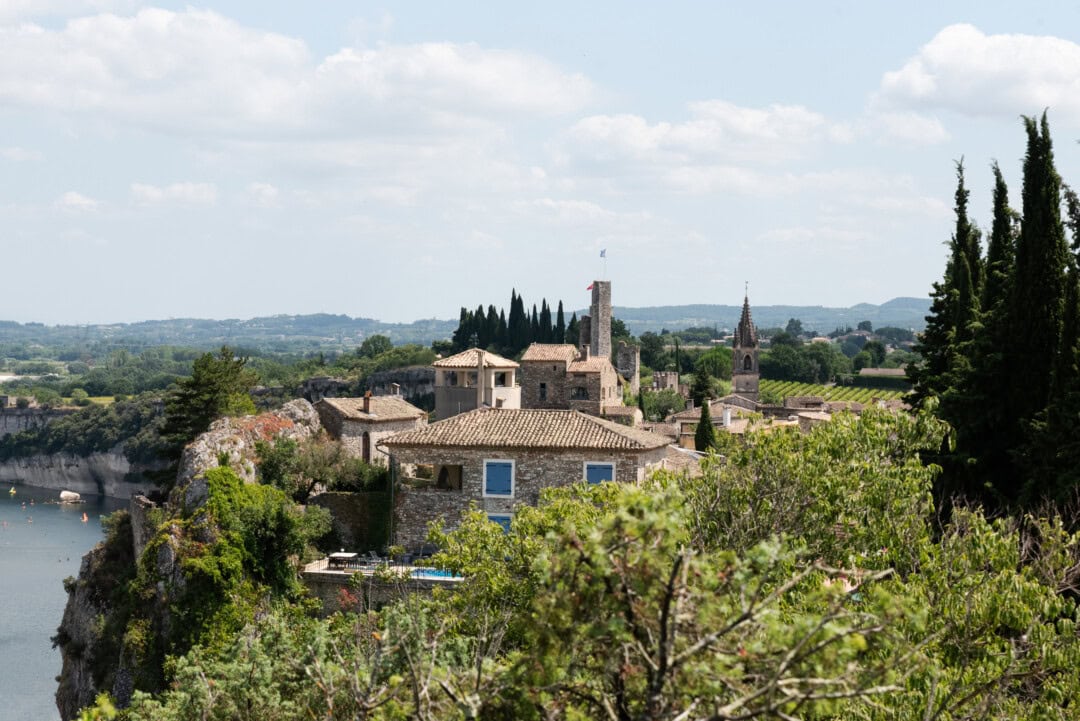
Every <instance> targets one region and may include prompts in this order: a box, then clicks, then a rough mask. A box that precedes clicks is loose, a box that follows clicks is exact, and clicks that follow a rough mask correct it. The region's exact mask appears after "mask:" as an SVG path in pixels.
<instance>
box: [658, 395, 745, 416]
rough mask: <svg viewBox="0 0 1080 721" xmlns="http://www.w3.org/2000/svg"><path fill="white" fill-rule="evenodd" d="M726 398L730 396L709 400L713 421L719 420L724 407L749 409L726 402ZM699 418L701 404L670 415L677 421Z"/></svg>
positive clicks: (740, 409) (739, 409)
mask: <svg viewBox="0 0 1080 721" xmlns="http://www.w3.org/2000/svg"><path fill="white" fill-rule="evenodd" d="M728 398H730V396H727V397H725V398H720V399H718V400H714V401H709V416H710V417H711V418H712V419H713V421H716V420H719V418H720V414H722V413H723V412H724V408H731V409H732V410H734V411H742V410H749V409H747V408H745V407H744V406H741V405H736V404H735V403H729V402H727V399H728ZM699 418H701V406H697V407H696V408H687V409H686V410H683V411H679V412H678V413H675V414H674V415H672V416H671V419H672V420H677V421H696V420H698V419H699Z"/></svg>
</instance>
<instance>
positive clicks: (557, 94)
mask: <svg viewBox="0 0 1080 721" xmlns="http://www.w3.org/2000/svg"><path fill="white" fill-rule="evenodd" d="M0 47H3V48H4V52H3V53H2V54H0V102H2V103H4V104H5V105H8V106H13V107H16V108H18V107H22V108H30V109H47V110H51V111H56V112H59V113H63V114H79V113H83V114H95V115H103V116H105V117H107V118H109V119H111V120H113V121H119V122H122V123H130V124H135V125H139V126H143V127H150V128H153V129H159V130H167V131H171V132H178V133H183V134H185V135H191V134H196V135H197V134H200V133H201V134H204V135H205V134H209V135H211V136H220V137H252V136H260V137H268V138H289V137H292V136H294V135H296V134H303V135H306V136H308V137H325V136H327V135H337V136H341V137H368V136H370V135H372V134H373V133H382V134H391V135H394V134H397V135H400V134H403V133H410V132H412V133H415V132H416V131H417V130H418V129H419V130H422V131H424V132H432V131H438V132H447V131H449V132H457V131H459V130H461V129H462V128H465V129H466V130H468V129H470V128H471V129H475V128H477V127H479V128H484V129H486V128H489V127H490V125H491V122H492V116H499V115H503V114H518V115H529V116H531V115H537V114H539V115H552V114H560V113H567V112H572V111H575V110H577V109H579V108H580V107H582V105H583V104H584V103H586V102H588V101H589V100H590V98H591V96H592V93H593V90H592V85H591V84H590V82H589V81H588V80H587V79H586V78H585V77H584V76H582V75H580V74H573V73H566V72H564V71H562V70H561V69H559V68H558V67H557V66H555V65H554V64H552V63H550V62H549V61H547V60H545V59H544V58H541V57H538V56H534V55H530V54H527V53H522V52H516V51H508V50H497V49H487V48H482V47H480V46H478V45H476V44H454V43H424V44H416V45H380V46H378V47H376V48H372V49H356V48H345V49H342V50H340V51H338V52H336V53H334V54H332V55H330V56H328V57H326V58H323V59H315V58H313V57H312V56H311V53H310V51H309V48H308V47H307V45H306V44H305V43H304V42H303V41H301V40H298V39H295V38H292V37H288V36H285V35H281V34H278V33H272V32H265V31H261V30H256V29H252V28H248V27H245V26H242V25H240V24H239V23H237V22H235V21H234V20H232V19H229V18H227V17H224V16H222V15H220V14H218V13H215V12H212V11H202V10H195V9H190V8H189V9H187V10H185V11H183V12H171V11H168V10H162V9H156V8H151V9H143V10H140V11H139V12H138V13H136V14H134V15H132V16H129V17H121V16H117V15H97V16H93V17H84V18H79V19H76V20H71V21H69V22H68V23H67V24H66V25H65V26H64V27H63V28H62V29H59V30H51V29H46V28H44V27H40V26H36V25H27V24H24V25H19V26H17V27H16V26H12V27H3V28H0Z"/></svg>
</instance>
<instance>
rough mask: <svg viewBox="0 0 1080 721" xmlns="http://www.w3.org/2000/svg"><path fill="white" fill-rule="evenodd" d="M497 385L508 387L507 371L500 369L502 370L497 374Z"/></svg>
mask: <svg viewBox="0 0 1080 721" xmlns="http://www.w3.org/2000/svg"><path fill="white" fill-rule="evenodd" d="M495 387H496V388H505V387H506V373H505V372H503V371H500V372H498V373H496V374H495Z"/></svg>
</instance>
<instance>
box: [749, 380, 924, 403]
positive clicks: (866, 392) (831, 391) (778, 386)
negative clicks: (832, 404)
mask: <svg viewBox="0 0 1080 721" xmlns="http://www.w3.org/2000/svg"><path fill="white" fill-rule="evenodd" d="M761 391H762V392H771V393H775V394H776V395H778V396H779V397H780V398H788V397H791V396H821V397H823V398H824V399H825V400H827V401H855V402H856V403H869V402H870V401H872V400H873V399H875V398H877V399H879V400H894V399H898V398H901V397H903V395H904V391H897V390H885V389H882V388H858V387H856V386H820V385H815V384H813V383H797V382H795V381H768V380H762V381H761Z"/></svg>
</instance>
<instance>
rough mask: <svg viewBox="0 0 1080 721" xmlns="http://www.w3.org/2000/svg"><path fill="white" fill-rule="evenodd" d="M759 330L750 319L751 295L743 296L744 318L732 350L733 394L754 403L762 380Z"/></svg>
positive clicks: (741, 319) (741, 320)
mask: <svg viewBox="0 0 1080 721" xmlns="http://www.w3.org/2000/svg"><path fill="white" fill-rule="evenodd" d="M759 352H760V346H759V345H758V335H757V328H755V327H754V321H753V319H752V318H751V317H750V298H749V293H747V295H745V296H743V307H742V317H741V318H740V319H739V327H738V328H736V329H735V342H734V348H733V349H732V355H733V357H732V360H731V385H732V392H733V393H734V394H735V395H737V396H742V397H743V398H748V399H750V400H752V401H757V399H758V386H759V383H760V380H761V370H760V368H759V366H758V354H759Z"/></svg>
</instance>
